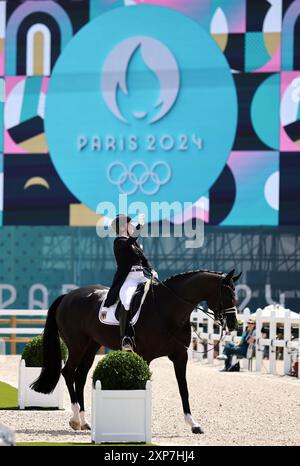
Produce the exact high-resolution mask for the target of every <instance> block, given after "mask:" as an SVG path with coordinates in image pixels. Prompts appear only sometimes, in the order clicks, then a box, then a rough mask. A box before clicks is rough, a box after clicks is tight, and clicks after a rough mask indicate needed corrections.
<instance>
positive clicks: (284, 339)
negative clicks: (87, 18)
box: [0, 305, 300, 378]
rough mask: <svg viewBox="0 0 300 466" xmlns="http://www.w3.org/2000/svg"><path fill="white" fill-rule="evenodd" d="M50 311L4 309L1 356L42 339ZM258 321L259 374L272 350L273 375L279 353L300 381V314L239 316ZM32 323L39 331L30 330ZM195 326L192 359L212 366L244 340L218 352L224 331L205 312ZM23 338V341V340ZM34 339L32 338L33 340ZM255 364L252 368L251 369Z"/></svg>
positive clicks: (230, 338)
mask: <svg viewBox="0 0 300 466" xmlns="http://www.w3.org/2000/svg"><path fill="white" fill-rule="evenodd" d="M47 312H48V311H47V310H29V309H28V310H19V309H9V310H8V309H1V310H0V354H5V342H14V343H15V342H17V341H24V342H25V341H29V340H30V339H31V338H32V336H34V335H40V334H41V333H42V332H43V330H44V325H45V317H46V315H47ZM22 317H23V318H29V319H28V320H27V319H26V326H22V327H17V324H18V325H20V323H21V322H22V324H23V323H24V322H25V320H18V318H22ZM249 317H251V318H255V320H256V343H255V357H254V360H255V370H256V371H258V372H260V371H261V370H262V368H263V367H264V368H265V365H266V364H267V363H266V361H265V359H264V356H265V355H266V350H268V355H269V356H268V369H267V372H269V373H270V374H277V370H276V364H277V361H278V355H279V352H280V354H281V355H282V358H283V365H284V374H285V375H288V374H290V372H291V369H292V364H293V362H295V361H298V377H299V378H300V364H299V359H300V357H299V353H300V343H299V340H300V338H299V336H300V314H297V313H295V312H292V311H290V310H289V309H285V308H283V307H282V306H280V305H271V306H267V307H266V308H264V309H258V310H257V311H256V313H254V314H253V313H252V314H251V312H250V310H249V309H248V308H246V309H245V310H244V312H243V313H242V314H238V320H239V321H240V322H242V323H243V330H244V329H245V327H246V325H247V320H248V318H249ZM3 318H5V319H3ZM3 322H5V323H6V324H7V322H12V323H13V325H11V326H10V327H9V326H8V327H7V326H6V327H1V323H3ZM30 322H32V323H33V324H34V325H38V326H35V327H30V326H28V325H30ZM191 322H192V323H193V326H194V328H195V330H196V332H197V334H196V333H194V332H193V338H192V341H191V345H190V349H189V358H195V359H197V360H202V361H203V360H206V361H207V363H209V364H214V363H216V362H217V363H218V364H220V362H219V361H218V360H216V356H217V355H218V354H219V352H220V353H222V351H223V348H224V345H225V344H226V342H233V343H235V344H238V343H239V342H240V339H241V337H240V336H237V332H236V331H234V332H230V333H228V334H226V335H225V336H224V337H223V339H222V341H221V342H220V344H219V347H220V348H219V352H218V351H216V348H215V347H216V345H217V344H218V341H219V340H220V337H221V330H220V328H219V327H218V326H216V325H214V321H213V320H212V319H211V318H209V317H208V316H207V315H206V314H205V313H203V312H202V311H199V310H197V311H194V312H192V315H191ZM262 327H268V333H269V335H268V338H264V335H262V333H261V329H262ZM278 327H280V329H281V331H282V332H281V338H278V334H277V330H278ZM295 331H296V332H297V335H298V338H294V339H293V338H292V337H293V332H295ZM22 335H23V337H22ZM29 335H31V337H29ZM250 362H251V365H250ZM243 365H244V368H245V369H247V368H248V369H249V368H250V367H251V369H252V360H251V361H250V360H249V361H247V359H244V360H243Z"/></svg>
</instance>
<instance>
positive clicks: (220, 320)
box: [146, 269, 236, 354]
mask: <svg viewBox="0 0 300 466" xmlns="http://www.w3.org/2000/svg"><path fill="white" fill-rule="evenodd" d="M146 270H147V269H146ZM155 280H156V281H157V282H158V283H159V284H160V285H162V286H164V287H165V288H166V289H167V290H168V291H169V292H170V293H171V294H172V295H173V296H175V298H176V299H178V300H180V301H182V302H183V303H184V304H186V305H189V306H193V308H194V309H198V310H199V311H202V312H203V313H204V314H206V315H207V316H208V317H210V318H211V319H213V320H214V321H215V322H216V323H217V324H218V325H219V327H221V328H222V332H221V336H220V339H219V341H218V342H217V343H216V344H215V345H214V346H213V347H212V348H210V349H209V350H205V351H196V350H192V351H193V352H194V353H198V354H206V353H208V352H209V351H213V350H214V349H215V348H216V347H217V346H218V345H219V344H220V343H221V341H222V339H223V337H224V335H223V333H224V330H225V327H226V320H224V316H225V315H226V314H232V313H235V312H236V307H235V306H232V307H229V308H226V309H224V308H222V309H221V311H222V312H223V316H221V318H218V319H216V318H215V316H214V313H213V312H210V311H208V310H206V309H204V308H203V307H201V306H199V305H198V306H195V304H194V303H192V302H191V301H188V300H187V299H185V298H182V297H181V296H179V295H178V294H177V293H175V292H174V291H173V290H172V289H171V288H170V287H168V286H167V285H166V284H165V283H164V282H162V281H161V280H159V278H155ZM150 286H151V291H152V296H153V300H155V298H154V292H153V278H152V277H151V285H150ZM222 286H226V285H222V283H220V286H219V302H218V304H219V306H218V308H219V309H220V308H221V306H222V302H223V301H222V293H221V289H222ZM190 324H191V328H192V331H193V332H194V333H195V334H196V335H197V337H198V338H199V340H202V338H201V337H200V336H199V335H198V333H197V332H196V330H195V329H194V328H193V325H192V323H190ZM172 337H173V338H174V339H175V340H176V341H177V342H178V343H180V344H182V342H180V341H179V340H178V339H177V338H176V337H175V336H174V335H172ZM182 346H183V347H184V348H185V349H187V350H189V347H187V346H185V345H182Z"/></svg>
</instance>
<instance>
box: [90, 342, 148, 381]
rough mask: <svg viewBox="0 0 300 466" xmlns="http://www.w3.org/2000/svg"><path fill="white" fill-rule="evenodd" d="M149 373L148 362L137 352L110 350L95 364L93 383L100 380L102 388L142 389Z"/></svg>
mask: <svg viewBox="0 0 300 466" xmlns="http://www.w3.org/2000/svg"><path fill="white" fill-rule="evenodd" d="M151 375H152V374H151V371H150V369H149V366H148V364H147V363H146V361H144V359H143V358H141V356H139V355H138V354H136V353H131V352H124V351H112V352H111V353H108V354H107V355H106V356H105V357H104V358H103V359H102V360H101V361H100V362H99V363H98V364H97V367H96V369H95V370H94V373H93V385H94V387H95V385H96V381H97V380H100V382H101V386H102V389H103V390H144V389H145V388H146V382H147V380H150V379H151Z"/></svg>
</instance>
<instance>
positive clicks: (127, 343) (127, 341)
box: [121, 336, 133, 352]
mask: <svg viewBox="0 0 300 466" xmlns="http://www.w3.org/2000/svg"><path fill="white" fill-rule="evenodd" d="M121 349H122V351H131V352H133V342H132V339H131V338H130V337H127V336H125V337H124V338H123V340H122V344H121Z"/></svg>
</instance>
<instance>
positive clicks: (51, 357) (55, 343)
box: [30, 295, 65, 394]
mask: <svg viewBox="0 0 300 466" xmlns="http://www.w3.org/2000/svg"><path fill="white" fill-rule="evenodd" d="M64 297H65V295H61V296H59V297H58V298H57V299H56V300H55V301H54V302H53V303H52V304H51V306H50V307H49V310H48V315H47V320H46V325H45V329H44V333H43V368H42V371H41V374H40V376H39V378H38V379H37V380H35V381H34V382H33V383H32V384H31V385H30V386H31V388H32V389H33V390H35V391H36V392H39V393H45V394H47V393H51V392H53V390H54V389H55V387H56V385H57V383H58V381H59V377H60V373H61V351H60V340H59V334H58V328H57V323H56V309H57V308H58V306H59V304H60V303H61V301H62V299H63V298H64Z"/></svg>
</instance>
